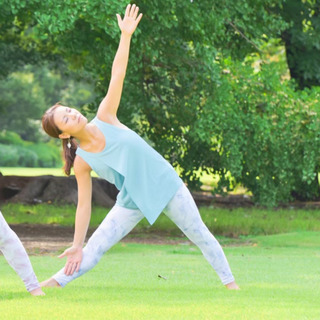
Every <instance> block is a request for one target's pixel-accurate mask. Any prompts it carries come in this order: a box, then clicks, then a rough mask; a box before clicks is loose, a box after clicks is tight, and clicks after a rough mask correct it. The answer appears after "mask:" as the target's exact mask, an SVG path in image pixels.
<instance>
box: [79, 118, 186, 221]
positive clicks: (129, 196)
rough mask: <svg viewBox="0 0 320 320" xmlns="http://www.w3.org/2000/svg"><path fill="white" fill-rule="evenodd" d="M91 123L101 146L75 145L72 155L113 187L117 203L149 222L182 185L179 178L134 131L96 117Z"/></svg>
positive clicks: (167, 163)
mask: <svg viewBox="0 0 320 320" xmlns="http://www.w3.org/2000/svg"><path fill="white" fill-rule="evenodd" d="M91 123H93V124H95V125H96V126H97V127H98V128H99V130H100V131H101V132H102V133H103V135H104V137H105V147H104V149H103V150H102V151H101V152H97V153H92V152H87V151H85V150H82V149H81V148H80V147H78V149H77V151H76V154H77V155H78V156H80V157H81V158H82V159H83V160H84V161H85V162H87V163H88V165H89V166H90V167H91V169H92V170H93V171H95V172H96V173H97V174H98V176H100V177H101V178H104V179H106V180H107V181H108V182H110V183H112V184H114V185H115V186H116V187H117V189H118V190H119V193H118V196H117V201H116V203H117V204H118V205H119V206H122V207H125V208H129V209H139V210H140V211H141V212H142V214H143V215H144V216H145V217H146V218H147V220H148V221H149V223H150V224H153V223H154V222H155V221H156V219H157V218H158V216H159V215H160V213H161V212H162V211H163V209H164V208H165V207H166V205H167V204H168V202H169V201H170V200H171V199H172V198H173V196H174V195H175V193H176V192H177V190H178V188H179V187H180V186H181V185H182V183H183V182H182V180H181V179H180V177H179V176H178V174H177V173H176V171H175V170H174V168H173V167H172V166H171V165H170V163H169V162H168V161H167V160H165V159H164V158H163V157H162V156H161V155H160V154H159V153H158V152H157V151H155V150H154V149H153V148H152V147H151V146H150V145H149V144H148V143H147V142H146V141H144V140H143V139H142V138H141V137H140V136H139V135H138V134H136V133H135V132H134V131H132V130H130V129H123V128H119V127H116V126H114V125H111V124H109V123H106V122H104V121H101V120H99V119H98V118H97V117H95V118H94V119H93V120H92V121H91Z"/></svg>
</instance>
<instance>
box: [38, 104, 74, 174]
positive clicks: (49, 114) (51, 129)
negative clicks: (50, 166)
mask: <svg viewBox="0 0 320 320" xmlns="http://www.w3.org/2000/svg"><path fill="white" fill-rule="evenodd" d="M58 107H61V105H60V104H55V105H54V106H53V107H51V108H50V109H48V110H47V111H46V112H45V114H44V115H43V116H42V128H43V130H44V131H45V132H46V133H47V134H48V135H49V136H50V137H53V138H58V139H60V138H59V135H60V134H61V133H62V132H61V130H60V129H59V128H58V127H57V126H56V124H55V123H54V119H53V116H54V111H55V110H56V109H57V108H58ZM68 142H70V148H69V147H68ZM62 148H63V151H62V156H63V159H64V162H65V164H64V166H63V170H64V172H65V174H66V175H67V176H70V173H71V168H72V167H73V163H74V159H75V157H76V151H77V148H78V143H77V141H76V140H75V139H74V138H73V137H70V138H69V139H62Z"/></svg>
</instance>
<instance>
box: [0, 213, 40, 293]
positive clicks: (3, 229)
mask: <svg viewBox="0 0 320 320" xmlns="http://www.w3.org/2000/svg"><path fill="white" fill-rule="evenodd" d="M0 251H2V253H3V255H4V257H5V258H6V259H7V261H8V263H9V264H10V266H11V267H12V268H13V269H14V270H15V271H16V273H17V274H18V275H19V277H20V278H21V279H22V281H23V282H24V284H25V286H26V288H27V290H28V291H29V292H30V291H33V290H35V289H37V288H40V285H39V283H38V280H37V277H36V275H35V273H34V271H33V268H32V265H31V262H30V260H29V257H28V254H27V252H26V250H25V248H24V247H23V245H22V243H21V241H20V239H19V238H18V236H17V235H16V234H15V233H14V232H13V230H11V228H10V227H9V225H8V224H7V222H6V220H5V219H4V217H3V215H2V213H1V212H0Z"/></svg>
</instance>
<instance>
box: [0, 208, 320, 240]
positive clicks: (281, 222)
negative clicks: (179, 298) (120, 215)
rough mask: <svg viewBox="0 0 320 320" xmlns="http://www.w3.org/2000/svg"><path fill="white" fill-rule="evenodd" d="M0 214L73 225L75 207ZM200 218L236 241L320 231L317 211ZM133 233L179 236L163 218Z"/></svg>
mask: <svg viewBox="0 0 320 320" xmlns="http://www.w3.org/2000/svg"><path fill="white" fill-rule="evenodd" d="M1 210H2V213H3V215H4V216H5V218H6V220H7V222H8V223H10V224H18V223H29V224H57V225H63V226H73V225H74V215H75V211H76V207H75V206H74V205H69V206H56V205H54V204H38V205H21V204H6V205H3V206H2V207H1ZM108 210H109V209H106V208H101V207H94V208H93V211H92V217H91V223H90V226H91V227H93V228H95V227H97V226H98V225H99V224H100V222H101V221H102V220H103V219H104V217H105V216H106V214H107V212H108ZM200 212H201V216H202V219H203V221H204V222H205V224H206V225H207V226H208V228H209V229H210V230H211V231H212V232H213V233H214V234H216V235H221V236H227V237H232V238H238V237H241V236H248V235H268V234H278V233H288V232H296V231H320V210H311V209H310V210H307V209H304V210H302V209H299V210H294V209H281V210H262V209H256V208H254V209H252V208H251V209H244V208H238V209H233V210H230V209H221V208H207V207H202V208H200ZM135 231H136V232H139V233H143V234H149V233H153V232H155V231H156V232H161V233H165V234H167V235H171V236H179V235H180V234H181V232H180V231H179V230H178V229H177V227H176V226H175V224H174V223H172V222H171V220H169V219H168V218H167V217H166V216H165V215H164V214H162V215H160V217H159V218H158V220H157V221H156V223H155V224H154V225H152V226H150V225H149V223H148V222H147V221H146V219H144V220H142V221H141V222H140V223H139V224H138V225H137V227H136V228H135Z"/></svg>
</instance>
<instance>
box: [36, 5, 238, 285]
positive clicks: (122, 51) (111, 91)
mask: <svg viewBox="0 0 320 320" xmlns="http://www.w3.org/2000/svg"><path fill="white" fill-rule="evenodd" d="M141 18H142V14H141V13H140V14H139V8H138V7H137V6H136V5H128V6H127V8H126V11H125V15H124V18H123V19H122V18H121V17H120V15H119V14H117V19H118V25H119V28H120V31H121V36H120V42H119V46H118V49H117V52H116V55H115V58H114V61H113V64H112V72H111V80H110V84H109V88H108V91H107V94H106V96H105V97H104V99H103V100H102V101H101V103H100V105H99V108H98V111H97V114H96V117H95V118H94V119H93V120H92V121H91V122H89V123H88V121H87V119H86V118H85V117H84V116H83V115H82V114H81V113H80V112H79V111H77V110H76V109H73V108H69V107H68V106H64V105H60V104H57V105H54V106H53V107H51V108H50V109H48V110H47V112H46V113H45V114H44V116H43V118H42V126H43V129H44V130H45V131H46V133H47V134H48V135H50V136H52V137H55V138H59V139H61V140H62V145H63V150H64V159H65V167H64V169H65V173H66V174H67V175H69V174H70V170H71V168H72V167H73V168H74V173H75V176H76V179H77V185H78V205H77V211H76V219H75V232H74V240H73V245H72V247H70V248H68V249H67V250H65V252H64V253H63V254H62V255H61V256H60V257H67V262H66V265H65V267H64V268H63V269H61V270H60V271H59V272H58V273H57V274H55V275H54V276H52V277H51V278H49V279H48V280H46V281H44V282H43V283H42V284H41V285H42V286H62V287H64V286H65V285H66V284H67V283H69V282H70V281H72V280H74V279H75V278H77V277H79V276H81V275H82V274H84V273H85V272H87V271H88V270H90V269H91V268H93V267H94V266H95V265H96V264H97V263H98V261H99V260H100V258H101V256H102V255H103V254H104V253H105V252H106V251H107V250H108V249H110V248H111V247H112V246H113V245H114V244H116V243H117V242H118V241H120V240H121V239H122V238H123V237H124V236H126V235H127V234H128V233H129V232H130V231H131V230H132V229H133V228H134V227H135V225H136V224H137V223H138V222H139V221H140V220H141V219H143V218H144V217H145V218H146V219H147V220H148V221H149V222H150V224H152V223H154V222H155V220H156V219H157V217H158V216H159V215H160V213H161V212H162V211H164V212H165V214H166V215H167V216H168V217H169V218H170V219H171V220H172V221H173V222H174V223H175V224H176V225H177V226H178V227H179V228H180V229H181V230H182V231H183V232H184V234H185V235H186V236H187V237H188V238H189V239H190V240H191V241H192V242H193V243H195V244H196V245H197V246H198V247H199V248H200V250H201V251H202V253H203V255H204V256H205V258H206V259H207V261H208V262H209V263H210V265H211V266H212V267H213V269H214V270H215V271H216V272H217V274H218V276H219V277H220V279H221V282H222V284H224V285H225V286H226V287H227V288H228V289H239V287H238V285H237V284H236V282H235V279H234V277H233V275H232V272H231V270H230V267H229V264H228V262H227V259H226V257H225V255H224V252H223V250H222V248H221V246H220V244H219V243H218V241H217V240H216V239H215V237H214V236H213V235H212V234H211V232H210V231H209V230H208V228H207V227H206V226H205V225H204V223H203V221H202V219H201V217H200V214H199V211H198V208H197V206H196V204H195V202H194V200H193V198H192V196H191V194H190V192H189V190H188V189H187V187H186V186H185V185H184V183H183V182H182V180H181V179H180V178H179V176H178V175H177V173H176V172H175V170H174V169H173V167H172V166H171V165H170V164H169V163H168V162H167V161H166V160H165V159H164V158H163V157H162V156H161V155H160V154H159V153H157V152H156V151H155V150H154V149H153V148H152V147H151V146H149V145H148V144H147V143H146V142H145V141H144V140H143V139H142V138H141V137H140V136H138V135H137V134H136V133H135V132H133V131H132V130H130V129H129V128H128V127H126V126H125V125H124V124H123V123H121V122H120V121H119V119H118V118H117V110H118V107H119V103H120V98H121V94H122V88H123V82H124V78H125V74H126V69H127V64H128V58H129V49H130V41H131V36H132V34H133V32H134V31H135V29H136V27H137V25H138V23H139V22H140V20H141ZM91 170H93V171H95V172H96V173H97V174H98V175H99V176H100V177H102V178H104V179H106V180H108V181H109V182H111V183H113V184H115V186H116V187H117V188H118V190H119V193H118V196H117V201H116V204H115V206H114V207H113V208H112V209H111V211H110V212H109V213H108V215H107V216H106V218H105V219H104V221H103V222H102V223H101V225H100V226H99V227H98V228H97V230H96V231H95V233H94V234H93V235H92V236H91V238H90V239H89V241H88V243H87V245H86V246H85V247H84V248H83V245H84V241H85V236H86V233H87V229H88V225H89V221H90V216H91V195H92V183H91V175H90V172H91Z"/></svg>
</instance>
